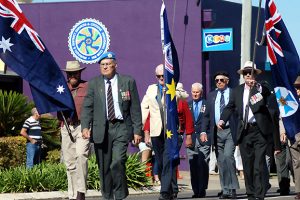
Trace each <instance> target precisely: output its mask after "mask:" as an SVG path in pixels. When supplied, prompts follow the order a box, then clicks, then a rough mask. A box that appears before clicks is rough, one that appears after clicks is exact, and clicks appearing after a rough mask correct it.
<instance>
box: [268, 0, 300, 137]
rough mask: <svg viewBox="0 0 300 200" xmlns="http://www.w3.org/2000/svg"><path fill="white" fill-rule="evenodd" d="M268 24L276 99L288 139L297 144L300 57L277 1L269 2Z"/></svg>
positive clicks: (270, 0)
mask: <svg viewBox="0 0 300 200" xmlns="http://www.w3.org/2000/svg"><path fill="white" fill-rule="evenodd" d="M265 20H266V21H265V29H266V39H267V51H268V59H269V61H270V64H271V70H272V77H273V82H274V86H275V89H274V90H275V95H276V99H277V103H278V106H279V110H280V114H281V117H282V119H283V123H284V127H285V129H286V133H287V136H288V138H289V139H290V140H292V141H294V137H295V134H297V133H298V132H300V109H299V98H298V97H297V93H296V90H295V88H294V82H295V80H296V78H297V76H298V75H299V73H300V61H299V55H298V53H297V50H296V48H295V46H294V43H293V41H292V38H291V37H290V35H289V32H288V30H287V28H286V26H285V24H284V22H283V19H282V17H281V15H280V13H279V12H278V10H277V7H276V5H275V2H274V0H266V5H265Z"/></svg>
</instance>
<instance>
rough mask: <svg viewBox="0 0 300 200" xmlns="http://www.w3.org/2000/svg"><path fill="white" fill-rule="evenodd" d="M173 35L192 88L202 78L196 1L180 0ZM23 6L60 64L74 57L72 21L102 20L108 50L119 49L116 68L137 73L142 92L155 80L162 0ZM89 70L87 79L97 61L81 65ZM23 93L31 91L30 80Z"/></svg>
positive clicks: (95, 71)
mask: <svg viewBox="0 0 300 200" xmlns="http://www.w3.org/2000/svg"><path fill="white" fill-rule="evenodd" d="M173 2H174V1H173V0H166V1H165V4H166V7H167V12H168V18H169V25H170V30H172V21H173V8H174V7H173ZM176 2H177V4H176V7H175V8H176V10H175V11H176V12H175V23H174V32H173V40H174V43H175V45H176V48H177V51H178V56H179V61H180V68H181V78H180V81H181V82H183V83H184V86H185V89H186V90H187V91H188V92H189V91H190V86H191V84H192V83H193V82H196V81H201V34H200V33H201V14H200V7H197V6H196V3H195V2H194V1H193V2H189V4H188V7H187V9H186V6H187V2H188V1H176ZM21 8H22V10H23V12H24V13H25V15H26V16H27V18H28V19H29V21H30V22H31V23H32V25H33V26H34V27H35V29H36V31H37V32H38V33H39V35H40V36H41V38H42V39H43V41H44V43H45V44H46V46H47V48H48V49H49V50H50V52H51V53H52V55H53V57H54V58H55V60H56V61H57V63H58V65H59V66H60V68H64V67H65V63H66V61H67V60H73V59H74V58H73V57H72V55H71V53H70V51H69V49H68V43H67V41H68V34H69V32H70V30H71V28H72V27H73V25H74V24H75V23H76V22H78V21H79V20H81V19H84V18H95V19H97V20H99V21H101V22H102V23H103V24H104V25H105V26H106V27H107V29H108V31H109V33H110V40H111V41H110V43H111V45H110V50H111V51H114V52H115V53H116V54H117V59H118V71H119V72H120V73H125V74H129V75H131V76H133V77H134V78H135V79H136V81H137V84H138V90H139V94H140V97H141V98H142V96H143V95H144V94H145V91H146V89H147V86H148V85H149V84H151V83H154V82H155V81H156V79H155V76H154V69H155V67H156V66H157V65H158V64H160V63H162V58H163V57H162V50H161V42H160V18H159V15H160V8H161V1H160V0H151V1H149V0H127V1H121V0H120V1H93V2H72V3H36V4H23V5H21ZM186 10H187V15H188V16H189V23H188V25H187V27H186V38H185V46H184V54H183V43H184V32H185V25H184V23H183V22H184V15H185V12H186ZM82 66H86V67H87V69H86V70H85V71H84V72H83V74H82V76H83V79H85V80H89V79H91V78H92V77H94V76H96V75H98V74H99V73H100V72H99V66H98V64H89V65H87V64H82ZM24 93H25V94H26V95H28V96H31V93H30V90H29V87H28V84H27V83H24Z"/></svg>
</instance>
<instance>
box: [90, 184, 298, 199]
mask: <svg viewBox="0 0 300 200" xmlns="http://www.w3.org/2000/svg"><path fill="white" fill-rule="evenodd" d="M276 190H277V187H276V188H275V187H274V188H271V189H270V190H269V192H268V193H267V197H266V198H265V199H266V200H268V199H278V200H282V199H284V200H294V197H295V194H292V195H290V196H279V193H276ZM218 192H219V191H213V190H209V191H208V193H207V197H206V198H201V199H207V200H217V199H219V198H218V197H217V196H216V194H217V193H218ZM192 194H193V193H192V191H184V192H180V193H179V195H178V199H182V200H194V199H192V198H191V196H192ZM158 196H159V195H158V194H143V195H130V196H129V197H128V198H127V199H126V200H157V199H158ZM245 198H246V196H245V190H244V189H243V190H239V192H238V199H245ZM87 200H99V197H98V198H88V199H87Z"/></svg>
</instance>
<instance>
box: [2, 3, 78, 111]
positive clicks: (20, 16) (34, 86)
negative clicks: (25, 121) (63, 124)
mask: <svg viewBox="0 0 300 200" xmlns="http://www.w3.org/2000/svg"><path fill="white" fill-rule="evenodd" d="M0 58H1V59H2V60H3V62H4V63H5V64H6V65H7V66H9V67H10V68H11V69H12V70H14V71H15V72H16V73H17V74H18V75H20V76H21V77H22V78H23V79H25V80H26V81H28V82H29V84H30V88H31V92H32V96H33V100H34V102H35V105H36V107H37V109H38V111H39V113H40V114H42V113H48V112H56V111H72V110H75V109H74V102H73V98H72V95H71V93H70V90H69V89H68V86H67V83H66V80H65V78H64V76H63V74H62V72H61V70H60V68H59V67H58V65H57V64H56V62H55V60H54V59H53V57H52V56H51V54H50V52H49V51H48V49H47V48H46V46H45V45H44V43H43V42H42V40H41V39H40V37H39V35H38V33H37V32H36V31H35V30H34V28H33V26H32V25H31V24H30V22H29V21H28V19H27V18H26V17H25V15H24V13H23V12H22V10H21V8H20V7H19V5H18V3H17V1H16V0H0Z"/></svg>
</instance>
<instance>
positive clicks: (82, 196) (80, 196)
mask: <svg viewBox="0 0 300 200" xmlns="http://www.w3.org/2000/svg"><path fill="white" fill-rule="evenodd" d="M76 200H85V194H84V193H82V192H77V198H76Z"/></svg>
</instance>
